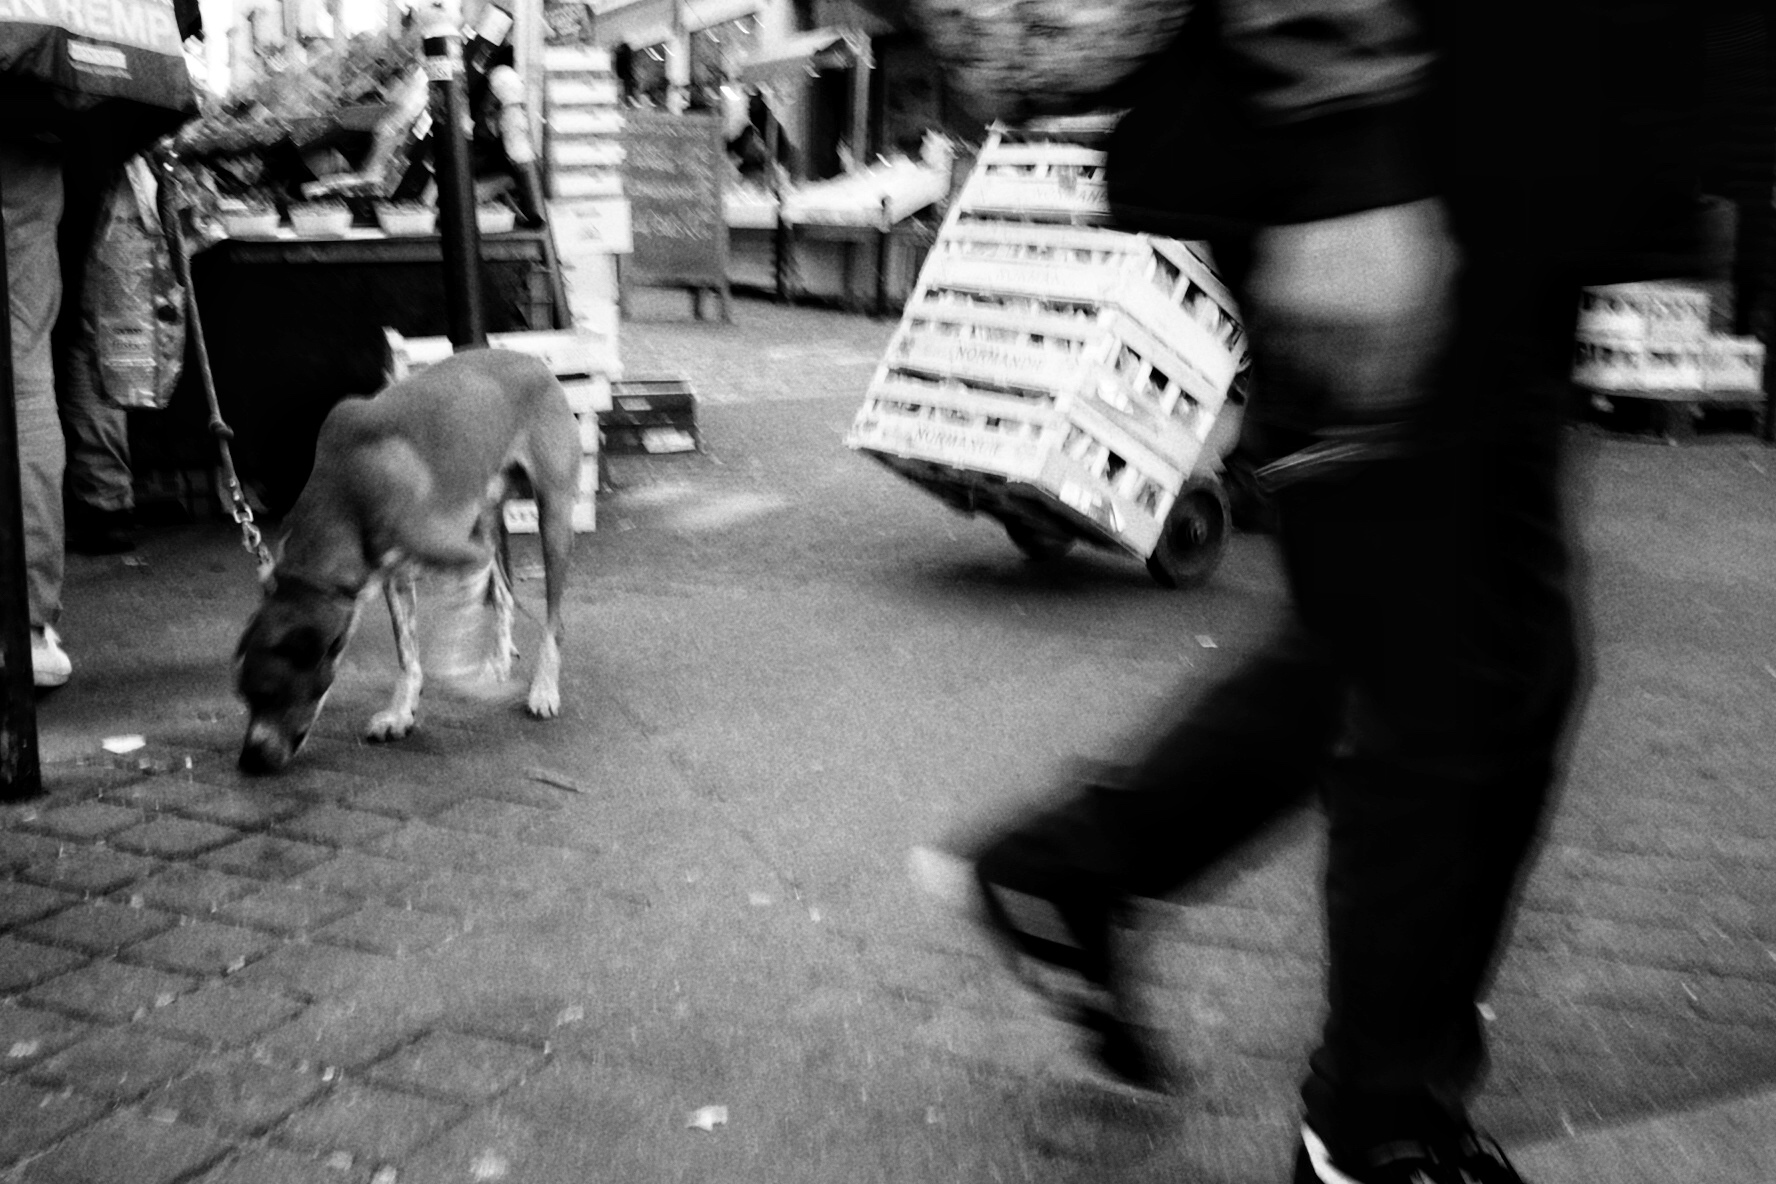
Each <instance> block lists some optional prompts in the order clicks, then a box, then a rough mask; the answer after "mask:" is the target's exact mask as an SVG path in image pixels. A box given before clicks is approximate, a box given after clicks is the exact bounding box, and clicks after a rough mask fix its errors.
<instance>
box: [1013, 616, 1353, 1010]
mask: <svg viewBox="0 0 1776 1184" xmlns="http://www.w3.org/2000/svg"><path fill="white" fill-rule="evenodd" d="M1184 693H1187V692H1180V694H1184ZM1341 702H1342V689H1341V686H1340V684H1339V680H1338V677H1337V673H1336V671H1335V670H1334V669H1333V668H1332V667H1331V665H1330V663H1329V662H1328V661H1327V658H1326V654H1325V652H1324V649H1323V647H1321V646H1319V645H1317V644H1316V643H1315V642H1314V641H1313V640H1312V639H1311V638H1309V637H1308V636H1307V635H1306V634H1305V633H1304V632H1303V631H1302V630H1301V629H1300V628H1299V626H1297V625H1295V624H1293V623H1292V624H1291V625H1290V626H1288V627H1286V628H1285V629H1284V631H1283V632H1282V633H1281V634H1280V635H1279V636H1278V637H1276V638H1275V639H1273V640H1272V641H1271V642H1270V643H1269V644H1268V645H1267V646H1266V647H1265V648H1264V649H1262V650H1260V651H1259V652H1258V653H1257V654H1255V655H1253V656H1252V657H1251V658H1249V659H1247V660H1246V661H1245V662H1244V663H1243V664H1242V665H1241V666H1240V667H1239V669H1237V670H1236V671H1235V672H1234V673H1233V674H1232V675H1230V676H1229V677H1228V678H1226V679H1225V680H1223V681H1222V682H1220V683H1218V684H1216V685H1215V686H1214V687H1212V688H1210V689H1209V690H1208V691H1207V692H1206V693H1204V694H1203V695H1201V696H1200V698H1197V699H1195V701H1194V702H1191V703H1190V704H1189V705H1188V707H1177V708H1173V709H1171V710H1169V711H1167V712H1165V713H1164V714H1162V715H1161V716H1160V718H1159V719H1158V722H1157V724H1156V726H1155V728H1154V739H1153V740H1152V741H1151V742H1149V743H1148V744H1146V745H1144V746H1143V748H1142V750H1141V751H1140V753H1139V754H1137V756H1136V757H1135V758H1134V760H1133V761H1132V762H1130V763H1128V764H1126V765H1122V766H1119V767H1118V768H1116V769H1114V770H1106V771H1105V772H1106V775H1105V776H1102V777H1098V778H1093V779H1091V780H1089V781H1088V783H1086V784H1083V785H1078V786H1075V787H1073V788H1072V790H1071V791H1070V792H1069V794H1068V795H1067V796H1066V797H1065V798H1064V799H1063V800H1062V801H1060V802H1059V803H1058V804H1055V805H1052V806H1049V807H1047V808H1045V809H1043V810H1041V811H1039V812H1038V813H1036V814H1034V815H1033V816H1031V817H1028V818H1025V819H1022V820H1020V821H1019V822H1018V823H1016V824H1015V825H1014V826H1012V827H1010V828H1008V829H1006V830H1004V831H1002V832H1000V833H997V834H995V835H994V836H992V838H991V839H990V841H989V842H988V843H987V844H985V845H984V846H983V848H982V850H981V852H980V854H979V857H978V858H979V866H980V869H981V872H982V874H983V875H985V876H986V877H987V878H988V879H989V880H990V881H992V882H993V883H996V884H1000V885H1002V886H1004V887H1008V888H1012V889H1014V890H1017V891H1019V892H1024V893H1029V894H1032V895H1036V896H1041V897H1044V898H1046V899H1050V900H1055V901H1063V902H1069V903H1070V904H1071V905H1072V906H1073V907H1076V908H1077V909H1078V910H1079V913H1080V916H1081V917H1082V918H1083V923H1080V924H1077V925H1075V929H1076V930H1077V932H1076V933H1075V936H1076V937H1077V938H1078V939H1079V940H1080V942H1081V945H1082V949H1081V952H1080V953H1081V963H1082V965H1081V966H1080V969H1081V970H1082V971H1083V972H1084V973H1085V975H1086V977H1087V978H1089V979H1092V980H1093V981H1096V982H1101V983H1107V984H1108V983H1109V982H1110V980H1111V976H1112V973H1113V971H1114V970H1115V969H1116V968H1115V967H1114V966H1113V965H1112V963H1111V960H1110V954H1111V951H1110V949H1109V947H1108V944H1107V943H1108V937H1109V935H1108V931H1107V930H1106V929H1105V928H1104V927H1103V921H1104V920H1105V919H1107V918H1108V916H1109V915H1110V914H1112V913H1113V912H1114V910H1115V909H1116V908H1118V907H1119V906H1120V905H1121V903H1122V902H1124V901H1126V900H1127V899H1128V898H1129V897H1131V896H1148V897H1159V896H1163V895H1165V894H1166V893H1168V892H1170V891H1172V890H1173V889H1175V888H1176V887H1178V886H1179V885H1181V884H1182V883H1184V882H1185V881H1186V880H1188V879H1190V878H1191V877H1192V876H1193V875H1195V874H1196V873H1197V872H1198V871H1200V870H1202V869H1203V868H1205V867H1207V866H1208V865H1209V864H1212V863H1214V862H1215V861H1217V860H1218V859H1220V858H1221V857H1222V856H1223V855H1225V854H1226V853H1227V852H1229V851H1230V850H1232V849H1233V848H1235V847H1236V846H1238V845H1239V844H1241V843H1242V842H1244V841H1245V840H1247V839H1248V838H1251V837H1252V836H1253V835H1255V834H1256V833H1257V832H1259V831H1260V830H1262V829H1263V828H1264V827H1265V825H1266V824H1268V823H1269V822H1271V821H1272V820H1274V819H1275V818H1277V817H1278V816H1279V815H1280V814H1282V813H1284V812H1285V811H1287V810H1288V809H1290V808H1291V807H1293V806H1297V805H1299V804H1301V803H1303V802H1304V801H1305V800H1306V798H1307V796H1308V793H1309V791H1310V790H1311V789H1312V788H1313V786H1314V784H1315V781H1316V779H1317V777H1318V775H1319V773H1320V771H1321V769H1322V768H1323V767H1324V764H1325V758H1326V753H1327V751H1328V748H1329V742H1330V739H1331V737H1332V735H1333V734H1334V732H1335V730H1336V727H1337V722H1338V718H1339V714H1340V709H1341ZM1063 912H1065V909H1063Z"/></svg>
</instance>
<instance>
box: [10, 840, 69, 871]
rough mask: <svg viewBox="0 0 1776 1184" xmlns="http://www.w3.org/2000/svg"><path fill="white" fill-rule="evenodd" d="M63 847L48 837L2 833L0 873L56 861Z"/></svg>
mask: <svg viewBox="0 0 1776 1184" xmlns="http://www.w3.org/2000/svg"><path fill="white" fill-rule="evenodd" d="M62 846H63V845H62V844H61V843H60V842H58V841H56V840H55V839H52V838H49V837H48V836H46V835H28V834H20V833H18V832H17V831H10V830H6V831H0V872H11V871H17V870H18V869H20V868H23V867H29V866H30V865H31V864H33V863H42V862H43V861H45V860H47V859H54V858H56V856H58V855H60V854H61V853H62Z"/></svg>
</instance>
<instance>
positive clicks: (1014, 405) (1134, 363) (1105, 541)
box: [847, 121, 1245, 574]
mask: <svg viewBox="0 0 1776 1184" xmlns="http://www.w3.org/2000/svg"><path fill="white" fill-rule="evenodd" d="M1106 127H1107V125H1103V124H1100V123H1095V122H1086V123H1081V122H1077V121H1075V122H1073V123H1072V124H1070V125H1063V126H1061V127H1058V128H1057V127H1054V126H1052V125H1051V127H1049V128H1045V129H1026V130H1024V131H1021V132H1014V131H1011V130H1008V129H1005V128H995V129H994V130H993V132H992V134H991V135H990V137H989V139H988V141H987V143H986V145H985V147H984V148H983V149H982V152H981V155H980V158H979V160H978V161H977V163H976V165H975V168H974V171H973V173H972V174H971V176H970V177H969V179H968V181H967V182H966V184H965V185H964V187H963V189H962V191H961V193H960V194H959V196H958V199H957V200H956V201H955V202H954V203H953V205H952V207H951V209H950V212H949V214H948V216H947V217H946V219H945V223H944V226H943V228H942V230H941V231H940V232H939V234H938V238H937V242H936V244H935V245H934V247H933V248H932V251H931V253H930V255H929V256H928V257H927V259H926V261H925V266H924V268H923V270H922V271H921V272H920V276H919V280H918V283H917V285H916V286H915V289H914V292H913V295H912V298H911V299H910V300H909V301H908V304H907V307H906V310H905V313H904V315H903V316H902V319H901V323H900V326H899V328H898V330H897V331H896V333H895V335H894V337H893V339H892V340H891V342H890V344H889V347H888V350H887V353H886V355H885V357H884V358H883V360H882V363H881V365H880V366H879V367H878V368H877V371H876V374H875V378H874V380H873V382H872V383H871V385H870V388H869V392H868V395H867V397H866V399H865V401H864V406H863V408H862V409H861V410H860V411H859V412H858V414H857V416H856V418H855V420H854V422H853V424H852V427H851V431H850V433H849V435H848V436H847V443H848V444H849V445H850V446H851V447H852V448H854V449H858V450H860V451H862V452H864V453H866V454H867V455H870V456H872V457H874V458H875V459H877V460H880V461H881V462H883V463H884V464H886V465H888V466H889V467H890V468H892V469H894V470H895V471H897V472H899V473H901V474H902V475H903V476H906V477H907V478H909V479H911V480H913V481H915V482H917V483H919V484H920V485H922V486H924V487H926V488H928V489H930V490H931V491H932V492H933V493H935V494H937V495H938V496H939V497H942V498H943V499H944V500H945V501H947V502H949V503H950V504H952V505H954V506H956V507H957V508H959V509H963V510H965V511H968V512H971V513H972V512H984V513H988V514H992V515H993V516H995V517H997V518H999V519H1000V520H1001V521H1003V522H1004V523H1005V525H1006V528H1007V530H1008V532H1009V533H1010V534H1011V536H1012V538H1013V540H1014V541H1017V542H1018V543H1019V545H1020V546H1024V547H1025V549H1026V550H1039V549H1041V548H1043V547H1044V546H1048V545H1050V544H1052V542H1053V541H1054V540H1056V539H1058V538H1061V537H1080V538H1084V539H1087V540H1089V541H1092V542H1096V543H1098V544H1100V545H1105V546H1111V547H1116V548H1120V549H1123V550H1126V551H1128V552H1130V553H1132V554H1134V555H1136V556H1138V557H1141V558H1149V557H1150V556H1152V555H1153V554H1154V552H1155V549H1156V548H1157V547H1158V546H1159V544H1160V540H1161V538H1162V536H1163V535H1164V534H1165V532H1166V529H1167V524H1168V519H1169V517H1170V516H1171V514H1172V510H1173V507H1174V504H1175V502H1177V500H1178V499H1179V497H1180V495H1181V493H1183V491H1185V490H1186V489H1187V488H1190V487H1191V486H1192V484H1193V483H1201V482H1203V481H1205V480H1209V481H1212V479H1213V475H1214V474H1215V472H1216V471H1217V470H1218V469H1219V467H1220V462H1221V460H1222V458H1223V456H1224V455H1225V454H1226V452H1227V451H1228V449H1229V448H1231V446H1232V443H1233V439H1234V436H1235V434H1236V432H1237V426H1238V416H1237V413H1236V411H1235V409H1234V408H1233V407H1231V406H1230V403H1229V399H1230V394H1232V392H1233V391H1234V388H1235V380H1236V378H1237V377H1238V376H1239V374H1240V373H1241V371H1242V369H1243V368H1244V364H1245V341H1244V333H1243V330H1242V328H1241V326H1240V323H1239V320H1238V317H1237V313H1236V311H1235V307H1234V303H1233V300H1232V298H1231V296H1230V295H1229V293H1228V291H1227V289H1226V287H1225V286H1224V285H1223V284H1222V283H1221V282H1220V280H1219V279H1218V278H1217V277H1216V275H1215V273H1214V270H1213V268H1212V267H1211V266H1210V263H1209V261H1208V259H1207V257H1206V254H1205V252H1203V251H1202V249H1201V248H1200V247H1198V246H1196V245H1194V244H1190V243H1184V242H1178V241H1174V240H1169V239H1161V238H1155V237H1151V236H1147V235H1137V234H1127V233H1123V232H1119V231H1114V230H1111V229H1109V228H1108V222H1109V211H1108V207H1107V205H1106V203H1105V199H1104V188H1103V168H1104V153H1103V149H1102V146H1101V145H1102V135H1103V132H1104V130H1106ZM1032 543H1033V544H1035V545H1034V546H1032V545H1030V544H1032ZM1156 574H1158V573H1157V572H1156Z"/></svg>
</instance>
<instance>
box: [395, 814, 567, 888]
mask: <svg viewBox="0 0 1776 1184" xmlns="http://www.w3.org/2000/svg"><path fill="white" fill-rule="evenodd" d="M370 849H371V850H372V851H374V852H375V853H376V854H378V855H386V856H389V857H390V858H392V859H404V860H409V861H411V862H413V863H418V864H423V865H425V866H427V867H447V868H451V869H452V870H454V871H457V872H463V873H467V874H469V875H482V876H493V877H495V878H503V879H507V880H510V879H514V878H517V876H518V873H517V872H516V871H515V869H518V868H523V869H525V873H524V874H527V875H530V874H549V875H556V876H562V877H569V878H572V877H576V876H583V875H586V874H588V873H589V872H590V871H592V870H594V869H595V868H596V866H597V862H596V858H595V857H594V856H592V855H591V854H589V853H585V852H579V851H573V850H571V849H568V848H552V849H551V848H542V847H538V846H536V845H534V844H527V843H520V842H517V841H516V840H513V839H508V838H503V837H501V836H499V835H489V834H483V833H477V832H474V831H466V830H453V829H451V828H450V827H445V826H434V825H432V824H431V823H429V822H408V823H405V824H404V825H403V826H402V827H401V829H400V830H397V831H395V832H394V833H392V834H390V835H387V836H386V837H384V838H381V839H378V840H377V841H376V842H375V843H373V844H371V847H370ZM545 852H547V853H548V854H550V855H551V856H553V857H554V858H555V860H556V864H557V866H556V867H554V868H552V869H549V870H548V871H546V872H542V871H539V870H538V869H539V855H541V854H543V853H545Z"/></svg>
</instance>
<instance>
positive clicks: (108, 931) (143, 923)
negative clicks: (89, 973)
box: [18, 900, 179, 954]
mask: <svg viewBox="0 0 1776 1184" xmlns="http://www.w3.org/2000/svg"><path fill="white" fill-rule="evenodd" d="M178 923H179V918H178V917H176V916H174V915H173V914H171V913H163V912H160V911H159V910H157V909H133V908H131V907H129V905H127V904H118V903H117V902H116V901H112V900H93V901H88V902H87V903H85V904H80V905H75V906H74V907H73V908H71V909H63V910H62V911H61V912H59V913H57V914H55V915H54V916H53V917H48V918H45V919H44V920H42V921H36V922H33V923H32V924H30V925H27V926H25V927H24V928H22V929H20V930H19V931H18V932H19V934H20V936H23V937H28V938H30V939H31V940H33V941H40V942H43V943H44V944H45V945H52V946H65V947H67V948H69V949H74V950H82V951H85V952H86V953H88V954H114V953H116V952H117V951H118V950H120V949H122V948H123V947H124V946H127V945H129V944H130V943H131V942H136V941H141V940H142V939H143V938H147V937H153V936H154V935H155V934H156V933H159V932H161V931H162V930H164V929H171V928H172V927H173V926H175V925H177V924H178Z"/></svg>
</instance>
